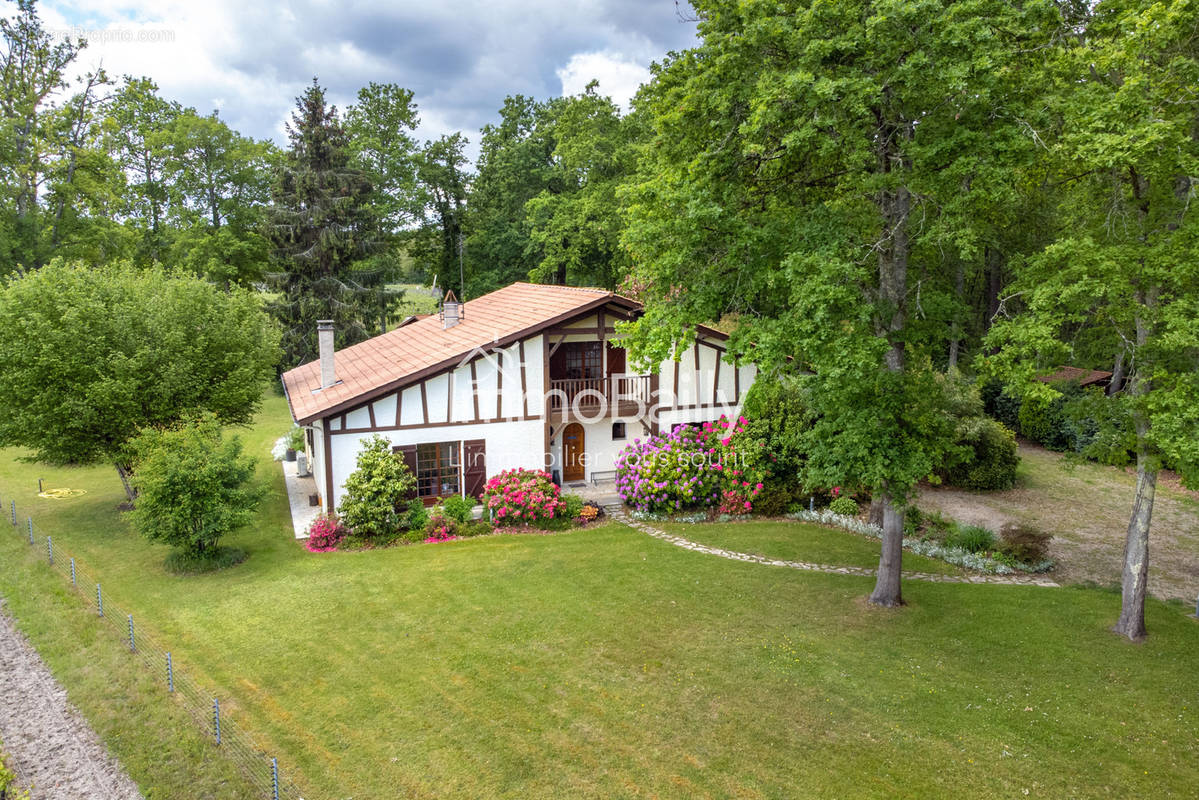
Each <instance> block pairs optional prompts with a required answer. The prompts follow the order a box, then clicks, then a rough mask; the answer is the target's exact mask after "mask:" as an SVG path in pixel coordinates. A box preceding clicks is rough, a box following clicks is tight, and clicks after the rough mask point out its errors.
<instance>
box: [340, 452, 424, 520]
mask: <svg viewBox="0 0 1199 800" xmlns="http://www.w3.org/2000/svg"><path fill="white" fill-rule="evenodd" d="M415 488H416V478H414V477H412V472H411V471H409V469H408V466H407V465H406V464H405V463H404V459H403V457H402V456H401V455H400V454H398V453H393V452H392V450H391V444H390V443H389V442H388V441H387V440H386V439H384V438H383V437H382V436H379V435H378V434H375V435H373V436H371V437H370V438H369V439H366V440H365V441H363V442H362V449H361V450H360V451H359V452H358V468H357V469H355V470H354V471H353V472H351V473H350V475H349V477H348V478H346V484H345V494H344V495H343V496H342V499H341V503H340V504H339V506H338V509H337V511H338V514H339V516H340V518H341V521H342V523H343V524H344V525H345V526H346V527H347V528H349V529H350V530H351V531H353V532H354V535H355V536H356V537H358V538H361V539H365V540H382V539H387V538H389V537H392V536H394V535H395V534H396V533H398V532H399V530H400V528H401V525H400V523H401V521H402V520H401V516H400V514H399V512H398V511H397V509H399V508H402V507H403V503H404V502H405V498H406V497H407V496H408V495H409V494H411V493H412V491H413V489H415Z"/></svg>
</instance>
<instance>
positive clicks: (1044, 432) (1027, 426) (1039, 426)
mask: <svg viewBox="0 0 1199 800" xmlns="http://www.w3.org/2000/svg"><path fill="white" fill-rule="evenodd" d="M1064 406H1065V400H1064V399H1063V398H1062V397H1055V398H1052V399H1047V398H1043V397H1025V398H1024V401H1023V402H1022V403H1021V404H1020V415H1019V416H1020V433H1021V434H1022V435H1023V436H1025V437H1026V438H1028V439H1032V440H1033V441H1034V442H1039V443H1040V444H1042V445H1044V446H1045V447H1046V448H1047V449H1049V450H1056V451H1057V452H1059V453H1060V452H1065V451H1067V450H1073V449H1074V443H1073V439H1072V437H1071V435H1070V429H1069V426H1068V425H1067V422H1066V417H1065V414H1063V413H1062V409H1063V407H1064Z"/></svg>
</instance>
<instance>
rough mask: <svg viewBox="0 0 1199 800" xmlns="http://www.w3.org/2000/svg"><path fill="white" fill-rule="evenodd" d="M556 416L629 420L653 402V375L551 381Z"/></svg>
mask: <svg viewBox="0 0 1199 800" xmlns="http://www.w3.org/2000/svg"><path fill="white" fill-rule="evenodd" d="M547 401H548V406H549V410H550V411H551V412H552V413H562V412H564V411H571V412H577V413H580V414H584V415H586V416H626V415H632V414H636V413H638V412H639V411H641V410H644V409H646V408H649V406H650V405H651V404H652V402H653V376H652V375H619V376H618V375H612V376H609V377H607V378H568V379H566V380H550V393H549V397H548V398H547Z"/></svg>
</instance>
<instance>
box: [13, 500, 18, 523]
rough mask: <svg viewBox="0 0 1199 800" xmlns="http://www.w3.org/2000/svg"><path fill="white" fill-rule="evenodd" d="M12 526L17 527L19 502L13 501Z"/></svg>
mask: <svg viewBox="0 0 1199 800" xmlns="http://www.w3.org/2000/svg"><path fill="white" fill-rule="evenodd" d="M12 526H13V527H14V528H15V527H17V501H16V500H13V501H12Z"/></svg>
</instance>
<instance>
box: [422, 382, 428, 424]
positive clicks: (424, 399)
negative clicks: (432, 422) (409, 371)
mask: <svg viewBox="0 0 1199 800" xmlns="http://www.w3.org/2000/svg"><path fill="white" fill-rule="evenodd" d="M426 383H427V381H421V382H420V413H421V417H420V421H421V422H428V421H429V394H428V392H426V391H425V384H426Z"/></svg>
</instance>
